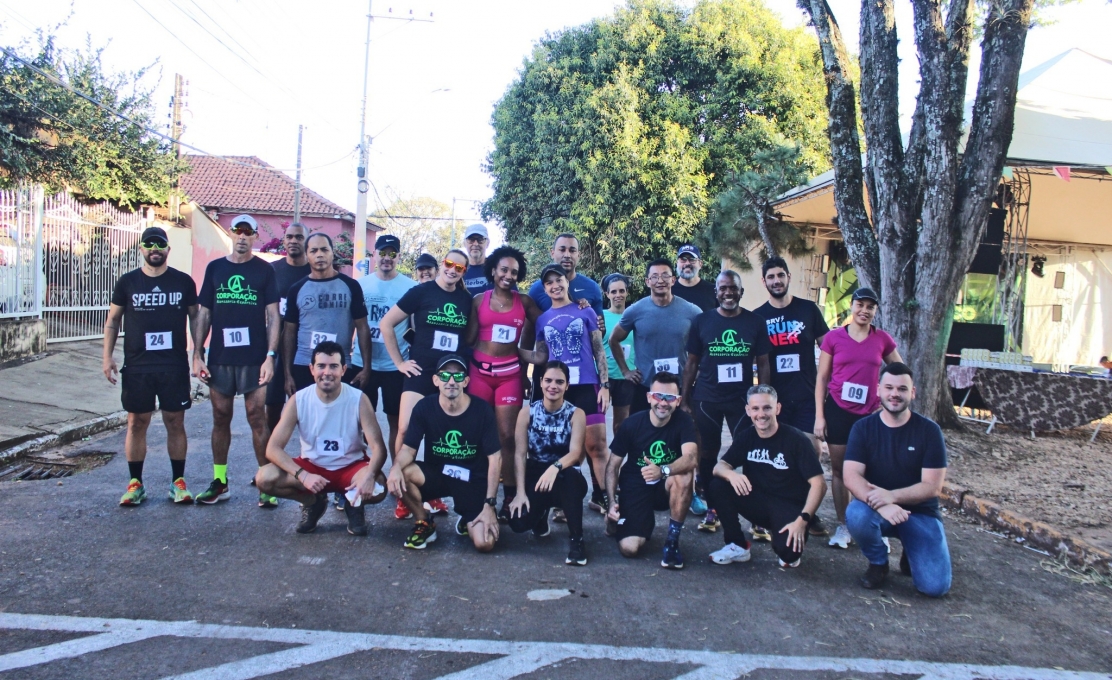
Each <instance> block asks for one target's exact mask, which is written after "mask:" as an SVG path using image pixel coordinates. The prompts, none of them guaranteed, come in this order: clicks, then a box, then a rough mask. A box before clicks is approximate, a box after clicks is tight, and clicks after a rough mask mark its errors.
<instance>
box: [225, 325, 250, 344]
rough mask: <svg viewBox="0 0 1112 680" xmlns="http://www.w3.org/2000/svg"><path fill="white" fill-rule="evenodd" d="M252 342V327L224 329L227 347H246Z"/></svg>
mask: <svg viewBox="0 0 1112 680" xmlns="http://www.w3.org/2000/svg"><path fill="white" fill-rule="evenodd" d="M250 344H251V329H250V328H247V327H244V328H225V329H224V346H225V347H246V346H248V345H250Z"/></svg>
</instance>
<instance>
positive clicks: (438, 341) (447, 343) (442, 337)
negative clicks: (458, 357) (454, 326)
mask: <svg viewBox="0 0 1112 680" xmlns="http://www.w3.org/2000/svg"><path fill="white" fill-rule="evenodd" d="M457 347H459V335H458V334H456V333H445V332H444V331H433V335H432V348H433V349H438V350H440V351H441V352H454V351H456V348H457Z"/></svg>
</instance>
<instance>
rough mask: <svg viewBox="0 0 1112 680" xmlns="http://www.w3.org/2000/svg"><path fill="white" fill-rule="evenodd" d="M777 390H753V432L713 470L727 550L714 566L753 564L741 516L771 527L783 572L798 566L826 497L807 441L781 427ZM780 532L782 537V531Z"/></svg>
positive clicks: (749, 408) (749, 400) (716, 555)
mask: <svg viewBox="0 0 1112 680" xmlns="http://www.w3.org/2000/svg"><path fill="white" fill-rule="evenodd" d="M776 397H777V395H776V388H774V387H772V386H770V385H753V386H752V387H750V388H749V390H748V393H747V394H746V406H745V409H746V412H747V413H748V414H749V418H750V419H751V420H752V421H753V425H752V427H748V428H746V429H745V431H743V432H740V433H738V435H737V436H736V437H735V439H734V443H733V444H731V445H730V449H729V450H728V451H727V452H726V455H725V456H723V457H722V460H720V461H718V464H717V465H715V467H714V479H713V480H712V481H711V483H710V495H711V501H712V504H713V505H714V507H715V509H717V510H718V517H719V519H720V520H721V522H722V528H723V534H724V536H725V539H726V546H725V547H724V548H722V549H721V550H718V551H715V552H713V553H711V555H710V559H711V561H712V562H714V563H715V564H730V563H731V562H748V561H749V558H750V553H749V545H750V544H749V541H748V540H747V539H746V538H745V534H744V533H743V532H742V530H741V523H740V522H739V521H738V515H741V516H743V517H745V519H747V520H749V521H750V522H751V523H752V524H754V525H757V526H764V527H770V528H771V529H772V530H773V531H776V533H774V534H772V550H773V552H775V553H776V556H777V557H778V558H779V559H780V566H781V567H783V568H785V569H792V568H795V567H798V566H799V561H800V559H801V556H802V554H803V544H804V543H805V542H806V541H807V524H808V522H809V521H810V520H811V517H812V516H814V514H815V511H816V510H818V508H819V505H820V504H821V503H822V497H823V496H824V495H825V494H826V480H825V479H824V478H823V473H822V465H820V464H819V458H818V456H816V455H815V449H814V447H813V446H811V442H810V440H808V439H807V437H806V436H805V435H804V434H803V433H802V432H800V431H799V430H797V429H796V428H794V427H792V426H791V425H787V424H782V423H779V422H778V421H777V418H776V415H777V413H778V412H779V410H780V404H779V402H778V401H777V398H776ZM777 529H778V531H777Z"/></svg>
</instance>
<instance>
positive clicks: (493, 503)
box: [483, 498, 498, 508]
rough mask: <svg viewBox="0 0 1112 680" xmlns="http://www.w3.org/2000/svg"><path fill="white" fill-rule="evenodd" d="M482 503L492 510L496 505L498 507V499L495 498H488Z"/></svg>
mask: <svg viewBox="0 0 1112 680" xmlns="http://www.w3.org/2000/svg"><path fill="white" fill-rule="evenodd" d="M483 502H484V503H486V504H487V505H489V506H490V507H492V508H493V507H495V506H496V505H498V499H497V498H488V499H486V500H485V501H483Z"/></svg>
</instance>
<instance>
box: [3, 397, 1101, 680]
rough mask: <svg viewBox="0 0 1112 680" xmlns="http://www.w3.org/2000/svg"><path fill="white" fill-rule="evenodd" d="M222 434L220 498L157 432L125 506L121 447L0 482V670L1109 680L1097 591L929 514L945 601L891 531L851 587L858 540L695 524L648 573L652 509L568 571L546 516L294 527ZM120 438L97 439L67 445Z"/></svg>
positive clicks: (596, 544) (386, 507)
mask: <svg viewBox="0 0 1112 680" xmlns="http://www.w3.org/2000/svg"><path fill="white" fill-rule="evenodd" d="M209 423H210V410H209V407H208V404H207V403H203V404H199V405H196V406H194V408H193V409H192V410H191V411H190V412H189V413H188V415H187V418H186V425H187V428H188V431H189V436H190V449H191V451H190V458H189V464H188V467H187V479H188V480H189V483H190V487H191V489H193V491H194V493H196V492H198V491H200V490H202V489H203V488H204V487H205V486H206V485H207V482H208V481H209V479H210V475H211V469H212V468H211V457H210V454H209V448H208V432H209ZM233 442H234V443H233V447H232V455H231V462H230V466H229V474H230V482H231V485H232V499H231V501H229V502H228V503H222V504H220V505H217V506H188V507H181V506H174V505H172V504H170V503H169V502H168V501H167V500H165V493H166V489H167V487H168V485H169V481H170V480H169V475H170V466H169V463H168V461H167V459H166V455H165V438H164V432H163V430H162V428H161V426H155V427H153V428H152V432H151V437H150V449H151V451H150V454H149V457H148V463H147V466H146V471H145V474H144V478H145V481H146V484H147V490H148V496H149V499H148V501H147V502H146V503H144V504H143V505H142V506H141V507H139V508H121V507H119V506H117V505H116V502H117V499H118V498H119V496H120V494H121V493H123V491H124V487H125V486H126V483H127V469H126V464H125V461H124V459H123V456H122V454H121V455H119V456H117V457H116V458H115V459H113V460H112V461H111V462H110V463H108V464H107V465H105V466H104V467H101V468H98V469H96V470H93V471H90V472H87V473H84V474H81V475H77V476H74V477H70V478H67V479H65V480H63V482H62V483H61V484H59V483H58V482H56V481H53V480H47V481H41V482H18V483H4V484H0V678H8V677H12V678H15V677H18V678H62V679H65V680H72V679H73V678H95V677H136V678H147V677H166V676H175V675H182V674H192V675H189V676H188V677H204V678H218V677H227V678H233V677H234V678H251V677H261V676H264V675H268V674H275V675H274V677H281V678H302V677H304V678H308V677H322V676H349V677H382V678H395V677H398V678H434V677H476V678H497V677H529V678H549V677H551V678H569V677H591V678H597V677H607V678H608V680H610V679H613V680H618V679H620V678H638V679H641V678H672V677H684V678H703V677H707V678H711V677H740V676H742V675H744V674H746V673H748V675H747V676H746V677H751V678H845V677H855V678H864V677H869V678H897V677H902V678H914V677H930V678H941V677H952V678H970V679H972V678H990V677H993V678H1036V677H1104V678H1108V677H1112V676H1109V675H1108V673H1109V671H1110V670H1112V606H1110V603H1112V590H1109V589H1107V588H1101V587H1098V586H1092V585H1081V584H1078V583H1075V582H1073V581H1070V580H1067V579H1065V578H1063V577H1061V576H1057V575H1054V574H1049V573H1047V572H1046V571H1044V570H1043V569H1042V568H1041V567H1040V566H1039V560H1040V559H1042V557H1041V556H1040V555H1038V554H1035V553H1033V552H1031V551H1029V550H1025V549H1022V548H1021V547H1019V546H1016V545H1015V544H1012V543H1009V542H1007V541H1004V540H1001V539H998V538H996V537H994V536H992V535H990V534H987V533H984V532H980V531H977V529H976V527H975V526H973V525H971V524H968V523H964V522H961V521H956V520H951V521H948V522H947V530H948V536H949V540H950V548H951V551H952V554H953V558H954V587H953V590H952V592H951V593H950V594H949V595H948V596H947V597H945V598H943V599H941V600H930V599H928V598H925V597H922V596H919V595H918V594H917V593H916V592H915V591H914V588H913V587H912V586H911V583H910V579H907V578H905V577H901V576H899V575H898V574H897V571H898V570H897V569H896V568H895V567H896V564H897V561H896V560H897V557H898V552H899V545H898V542H895V541H894V542H893V544H894V545H893V547H894V550H893V555H892V558H893V559H892V566H893V576H891V577H890V578H889V582H888V584H887V586H886V588H885V589H884V590H882V591H866V590H863V589H861V588H860V587H859V586H858V585H857V578H858V576H859V575H860V574H861V573H862V572H863V570H864V567H865V561H864V558H863V557H862V556H861V555H860V553H859V552H858V551H857V550H856V549H851V550H849V551H839V550H835V549H831V548H828V547H827V546H826V545H825V542H818V541H815V542H812V543H811V544H810V545H809V546H808V548H807V551H806V552H805V553H804V557H803V564H802V566H801V567H800V568H799V569H796V570H792V571H784V570H781V569H780V568H779V567H778V566H777V564H776V558H775V556H774V555H773V554H772V552H771V550H770V549H769V548H768V547H767V546H758V547H757V548H756V549H755V551H754V558H753V560H752V561H751V562H750V563H748V564H734V565H729V566H726V567H722V566H717V565H714V564H711V563H710V562H709V561H708V560H707V558H706V555H707V554H708V553H710V552H711V551H713V550H716V549H717V548H719V547H720V546H721V542H722V539H721V534H716V535H706V534H699V533H698V532H696V531H695V524H696V521H695V519H694V518H689V519H688V523H687V527H686V528H685V530H684V536H683V540H682V546H683V549H684V553H685V556H686V560H687V568H686V569H684V570H683V571H682V572H671V571H667V570H664V569H661V568H660V567H659V560H660V546H661V535H662V532H663V527H662V524H663V515H660V516H658V528H657V535H656V536H654V539H653V540H652V541H651V542H650V544H649V546H648V550H647V552H645V553H644V555H643V557H641V558H639V559H633V560H629V559H625V558H622V557H621V556H620V555H619V554H618V550H617V546H616V545H615V544H614V542H613V540H612V539H608V538H606V537H605V536H604V535H603V531H602V519H601V517H600V516H598V515H590V516H589V517H588V518H587V526H586V538H587V549H588V555H589V557H590V564H589V565H588V566H586V567H584V568H574V567H568V566H565V565H564V556H565V554H566V548H567V545H566V530H565V529H563V527H561V526H559V525H557V526H556V529H555V530H554V532H553V534H552V536H550V537H548V538H546V539H536V538H534V537H532V536H531V535H514V534H512V533H511V532H509V531H508V530H504V531H503V535H502V536H503V537H502V539H501V541H500V542H499V545H498V547H497V549H496V550H495V551H494V552H493V553H492V554H488V555H479V554H476V553H475V552H474V551H473V550H472V549H471V547H470V543H469V541H467V539H465V538H460V537H457V536H455V534H454V532H453V531H452V530H451V527H452V525H453V522H454V519H455V516H454V515H453V516H451V517H450V518H448V520H447V521H445V520H443V519H442V520H441V521H440V522H438V527H439V535H440V539H439V540H438V541H437V542H436V543H435V544H433V545H432V546H430V548H429V549H428V550H425V551H422V552H418V551H413V550H406V549H405V548H403V547H402V543H403V541H404V539H405V537H406V535H407V533H408V531H409V530H410V528H411V522H410V521H397V520H395V519H393V515H392V511H393V504H392V500H393V499H392V497H391V498H388V502H386V503H383V504H382V505H380V506H376V507H372V508H371V509H369V510H368V513H367V516H368V521H369V523H370V524H371V533H370V536H368V537H366V538H355V537H352V536H349V535H348V534H347V533H346V531H345V524H344V518H343V514H342V513H339V512H335V511H332V510H330V511H329V512H328V514H327V515H326V516H325V518H324V519H323V520H322V524H321V526H320V528H319V529H318V530H317V532H316V533H314V534H311V535H307V536H301V535H298V534H296V533H294V531H293V527H294V524H295V523H296V521H297V518H298V515H299V508H298V505H297V504H296V503H293V502H289V501H284V502H283V503H282V504H281V506H280V507H279V508H278V509H276V510H269V511H268V510H261V509H259V508H257V507H256V504H255V492H254V489H253V488H252V487H250V486H248V481H249V480H250V478H251V476H252V475H253V472H254V459H253V456H252V455H251V453H250V450H249V432H248V428H247V425H246V422H245V420H244V418H243V414H242V407H241V406H239V405H237V418H236V421H235V424H234V425H233ZM122 445H123V433H122V432H114V433H107V434H104V435H100V436H98V437H96V438H94V439H92V440H90V441H85V442H80V443H79V444H76V445H73V446H71V447H69V448H68V449H67V453H69V454H77V453H80V452H88V451H120V450H122ZM291 448H292V447H291ZM831 514H832V511H831V510H830V508H829V507H828V506H827V507H825V508H824V509H823V515H824V516H826V517H829V516H830V515H831ZM537 591H568V592H563V593H560V592H557V593H555V594H557V595H563V596H562V597H559V598H558V599H552V600H537V599H536V598H538V597H543V596H545V595H546V594H545V593H538V592H537ZM22 615H36V616H22ZM190 621H195V622H197V623H196V624H191V623H183V622H190ZM955 664H956V665H955ZM971 665H972V666H971ZM1056 669H1057V670H1056ZM1071 671H1072V672H1071ZM1086 672H1087V673H1086ZM1090 673H1093V674H1096V675H1089V674H1090ZM453 674H455V675H453Z"/></svg>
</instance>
